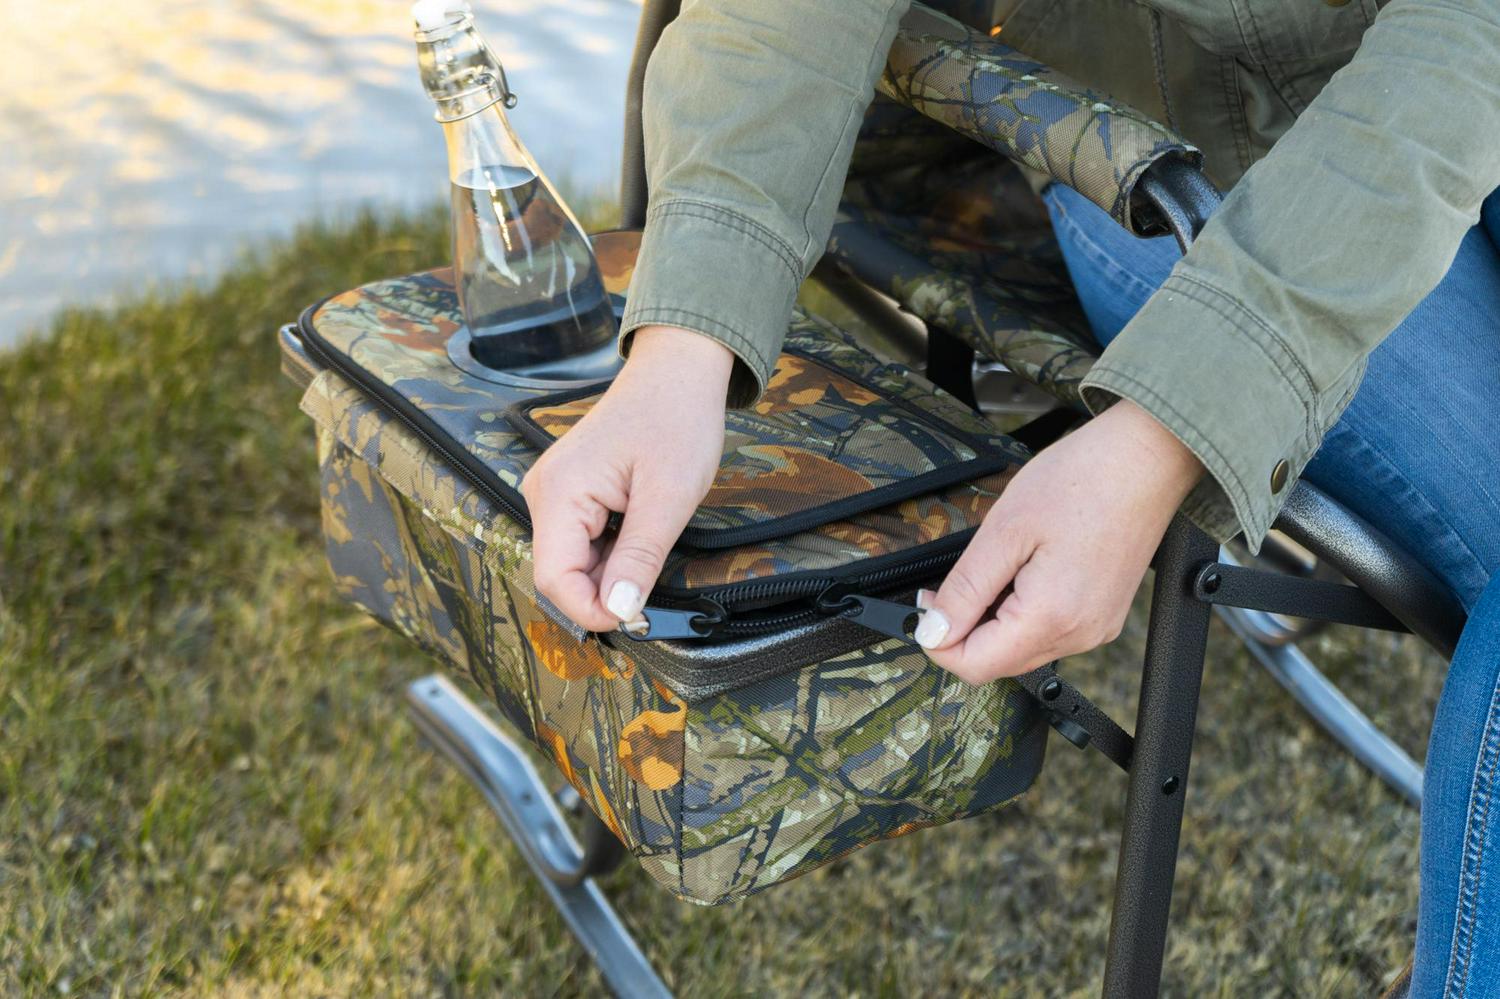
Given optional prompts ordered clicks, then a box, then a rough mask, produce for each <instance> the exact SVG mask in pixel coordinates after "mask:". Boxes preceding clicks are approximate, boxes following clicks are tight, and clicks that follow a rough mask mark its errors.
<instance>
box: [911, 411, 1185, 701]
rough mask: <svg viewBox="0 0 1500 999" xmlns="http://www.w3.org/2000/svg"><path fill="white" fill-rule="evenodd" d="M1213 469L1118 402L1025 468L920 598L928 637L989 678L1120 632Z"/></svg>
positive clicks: (947, 661)
mask: <svg viewBox="0 0 1500 999" xmlns="http://www.w3.org/2000/svg"><path fill="white" fill-rule="evenodd" d="M1202 474H1203V466H1202V465H1201V464H1200V463H1199V461H1198V459H1197V458H1196V457H1194V456H1193V453H1192V452H1191V451H1189V450H1188V449H1187V447H1186V446H1185V445H1184V444H1182V442H1181V441H1179V440H1178V439H1177V438H1176V437H1174V436H1173V435H1172V434H1171V432H1169V431H1168V430H1167V429H1166V428H1165V427H1163V426H1162V425H1161V424H1160V423H1158V422H1157V421H1156V420H1155V419H1154V418H1153V417H1152V416H1151V415H1150V414H1149V413H1147V412H1146V411H1145V410H1143V409H1141V408H1140V407H1139V406H1136V405H1135V404H1134V403H1131V402H1129V401H1125V400H1122V401H1121V402H1119V403H1116V404H1115V405H1114V406H1112V407H1110V408H1109V409H1108V410H1107V411H1105V412H1104V413H1103V414H1101V415H1100V416H1099V417H1097V418H1096V419H1094V420H1092V421H1090V422H1089V423H1087V424H1086V425H1084V426H1083V427H1082V428H1081V429H1079V430H1078V431H1076V432H1074V433H1072V434H1070V435H1068V436H1067V437H1064V438H1063V439H1062V440H1060V441H1058V442H1057V443H1056V444H1053V445H1052V446H1051V447H1049V448H1047V449H1046V450H1044V451H1042V452H1041V453H1039V454H1038V455H1037V456H1036V457H1035V458H1033V459H1032V460H1031V461H1030V462H1029V463H1028V464H1027V465H1026V466H1025V467H1024V468H1022V469H1021V471H1020V472H1018V473H1016V477H1015V478H1014V479H1013V480H1012V481H1011V483H1010V485H1009V486H1008V487H1007V488H1006V490H1005V492H1004V493H1003V494H1002V495H1001V497H1000V500H999V502H997V503H996V504H995V506H994V507H993V508H992V509H991V510H990V512H989V515H988V516H987V517H985V519H984V523H983V524H982V525H980V528H979V531H978V532H977V533H976V534H975V535H974V539H973V540H972V541H970V542H969V546H968V548H967V549H965V551H964V553H963V557H962V558H960V559H959V560H958V562H957V564H955V565H954V567H953V569H952V570H951V571H950V572H949V573H948V576H947V578H946V579H944V580H943V584H942V586H941V587H940V588H939V589H938V591H937V593H936V595H930V594H926V593H923V594H920V595H919V599H918V602H919V603H921V604H923V605H924V606H926V607H928V608H929V609H928V610H927V611H926V613H924V614H923V615H922V619H921V622H920V623H919V624H918V626H917V631H916V639H917V641H918V643H920V644H921V645H922V646H923V647H924V648H926V649H927V650H928V655H929V656H931V657H932V660H933V661H934V662H936V663H937V664H938V665H940V666H943V667H944V668H946V669H948V670H949V671H951V672H952V673H954V674H955V675H956V676H958V677H960V678H961V679H963V680H966V681H968V682H969V683H985V682H987V681H990V680H994V679H995V678H997V677H1002V676H1014V675H1016V674H1019V673H1025V672H1027V671H1029V670H1032V669H1035V668H1036V667H1038V666H1041V665H1044V664H1045V663H1048V662H1051V661H1052V660H1054V659H1059V658H1061V657H1063V656H1069V655H1074V654H1076V653H1079V652H1087V651H1088V650H1089V649H1092V648H1094V647H1095V646H1098V645H1103V644H1104V643H1105V642H1110V641H1113V640H1114V639H1115V638H1116V637H1118V636H1119V634H1120V629H1121V627H1123V625H1124V623H1125V615H1126V613H1127V612H1128V611H1129V609H1130V602H1131V599H1132V597H1133V596H1134V595H1135V591H1136V587H1137V586H1139V585H1140V581H1141V577H1142V576H1143V575H1145V572H1146V567H1147V566H1148V565H1149V564H1150V562H1151V556H1152V554H1153V553H1154V552H1155V551H1156V546H1157V545H1158V544H1159V543H1160V542H1161V538H1162V535H1163V534H1164V533H1166V529H1167V525H1168V523H1170V521H1171V519H1172V515H1173V513H1174V512H1176V510H1177V507H1178V506H1180V505H1181V503H1182V501H1183V499H1184V498H1186V496H1187V494H1188V492H1189V491H1190V490H1191V489H1192V488H1193V485H1194V484H1195V483H1196V482H1197V481H1198V479H1199V477H1200V476H1201V475H1202ZM1007 588H1009V589H1008V592H1007ZM1002 593H1004V594H1005V596H1004V599H1003V600H1000V597H1001V594H1002ZM997 601H999V609H998V610H997V611H995V612H994V613H993V614H992V613H991V610H992V608H994V607H995V605H996V602H997Z"/></svg>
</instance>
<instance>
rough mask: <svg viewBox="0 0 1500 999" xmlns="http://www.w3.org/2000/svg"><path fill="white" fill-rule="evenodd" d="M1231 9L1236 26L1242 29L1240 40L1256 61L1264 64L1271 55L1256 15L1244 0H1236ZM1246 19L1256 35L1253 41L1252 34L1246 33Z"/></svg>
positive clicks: (1252, 32)
mask: <svg viewBox="0 0 1500 999" xmlns="http://www.w3.org/2000/svg"><path fill="white" fill-rule="evenodd" d="M1230 10H1232V11H1234V26H1235V27H1236V28H1239V29H1240V41H1242V42H1244V43H1245V49H1246V51H1248V52H1249V53H1250V54H1251V55H1252V56H1254V57H1255V60H1256V62H1258V63H1260V64H1262V65H1264V64H1265V63H1266V61H1267V59H1268V58H1269V56H1268V55H1267V51H1266V41H1265V39H1264V38H1262V37H1261V35H1260V25H1259V24H1257V23H1256V22H1255V15H1254V14H1252V13H1251V12H1250V11H1249V10H1248V9H1246V8H1245V5H1244V3H1243V2H1242V0H1234V2H1233V3H1231V4H1230ZM1242 12H1243V13H1242ZM1246 21H1249V22H1250V34H1251V35H1254V36H1255V40H1254V41H1253V42H1252V41H1251V40H1250V36H1249V35H1246V34H1245V22H1246Z"/></svg>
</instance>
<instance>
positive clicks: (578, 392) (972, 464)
mask: <svg viewBox="0 0 1500 999" xmlns="http://www.w3.org/2000/svg"><path fill="white" fill-rule="evenodd" d="M782 352H783V353H786V354H791V355H792V356H794V357H799V358H801V359H803V360H805V361H807V362H809V363H811V364H816V365H817V366H818V367H820V368H822V369H823V370H825V371H828V372H830V373H832V374H834V375H837V376H838V377H840V378H843V379H845V380H847V381H850V382H853V383H854V384H856V385H858V386H859V387H860V388H862V389H864V390H865V391H867V392H873V393H875V394H876V395H878V396H879V397H880V398H881V399H883V400H884V401H886V402H888V403H890V404H891V405H892V406H896V407H898V408H899V409H900V410H901V411H902V412H903V413H905V414H906V415H907V416H908V417H909V418H910V419H911V420H912V421H914V422H915V423H917V424H919V425H926V426H927V427H929V428H931V429H934V430H937V431H939V432H941V433H943V434H944V435H946V436H948V437H951V438H953V439H954V440H956V441H959V442H960V443H962V444H966V445H968V446H969V447H970V448H972V449H973V451H974V457H973V458H969V459H967V460H965V461H957V462H953V463H951V464H947V465H943V466H941V467H939V468H935V469H933V470H932V471H930V472H923V473H921V474H920V475H913V476H910V477H908V478H904V479H899V480H897V481H894V482H888V483H886V484H885V485H883V486H877V487H875V488H873V489H867V490H865V491H864V492H861V493H854V494H851V495H850V496H847V497H845V498H843V499H839V500H831V501H829V502H826V503H821V504H819V505H818V506H814V507H807V508H805V509H802V510H798V511H796V512H795V513H789V514H785V515H783V516H780V517H773V518H771V519H770V520H766V521H762V522H760V523H756V524H744V525H740V526H736V527H717V528H701V527H691V526H689V527H688V528H687V529H686V530H684V531H683V532H682V537H681V538H680V539H679V544H683V545H686V546H688V547H689V548H700V549H719V548H736V547H738V546H740V545H751V544H757V543H759V542H763V541H770V540H772V539H774V538H785V537H789V536H791V535H793V534H799V533H801V532H803V531H808V530H812V529H813V528H815V527H822V526H823V525H824V524H831V523H833V522H835V521H839V520H847V519H848V518H850V517H853V516H857V515H859V514H862V513H868V512H870V511H872V510H878V509H880V508H882V507H887V506H893V505H895V504H897V503H902V502H905V501H906V500H909V499H912V498H914V497H917V496H921V495H923V494H924V493H930V492H936V491H937V490H940V489H947V488H949V487H951V486H956V485H959V484H960V483H964V482H971V481H973V480H975V479H978V478H981V477H983V476H986V475H992V474H994V473H996V472H1000V471H1004V470H1005V469H1006V468H1009V467H1010V466H1011V465H1012V464H1015V462H1012V461H1011V459H1010V456H1009V455H1006V454H1005V453H1003V452H1001V451H998V450H996V449H995V447H994V445H993V444H991V443H990V442H989V441H988V440H986V439H985V438H983V437H981V436H979V435H978V434H974V433H971V432H969V431H966V430H964V429H962V428H960V427H955V426H954V425H953V424H951V423H949V422H948V421H947V420H945V419H943V418H942V417H940V416H938V415H937V414H935V413H929V412H927V411H925V410H922V409H919V408H918V407H917V406H915V405H914V404H912V403H911V402H909V401H908V400H906V399H902V398H900V397H898V396H894V395H892V394H890V393H889V392H886V391H884V390H883V389H881V388H880V387H878V386H875V385H871V384H869V383H868V382H866V381H863V380H861V379H858V378H855V377H854V376H853V375H852V374H850V373H849V372H847V371H844V370H843V369H841V368H837V367H834V366H833V365H831V364H829V363H828V362H826V361H824V360H823V359H822V358H820V357H816V356H814V355H813V354H811V353H808V352H807V351H803V350H799V349H797V348H795V347H786V348H783V351H782ZM609 384H610V383H609V382H596V383H594V384H592V385H584V386H579V387H576V388H569V389H563V390H561V391H558V392H549V393H547V394H546V395H541V396H537V397H535V398H528V399H522V400H520V401H517V402H514V403H512V404H511V405H510V406H509V407H507V408H506V411H505V416H506V420H507V421H508V422H509V423H510V425H511V427H512V428H513V429H514V430H515V431H516V432H517V433H518V434H520V435H521V436H522V437H523V438H525V439H526V441H527V442H528V443H530V444H532V445H534V446H535V447H538V448H540V449H542V450H546V449H547V448H548V447H550V446H551V445H552V444H553V442H555V441H556V439H557V438H555V437H554V436H553V435H552V434H550V433H548V432H547V431H546V430H544V429H543V428H542V427H541V426H540V425H539V424H538V423H537V422H536V420H535V418H534V417H532V415H531V412H532V410H535V409H544V408H546V407H548V406H559V405H563V404H565V403H569V402H573V401H575V400H578V399H584V398H587V397H589V396H591V395H596V394H599V393H602V392H603V391H605V389H607V388H608V387H609ZM997 436H998V435H997Z"/></svg>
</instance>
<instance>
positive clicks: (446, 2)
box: [411, 0, 474, 31]
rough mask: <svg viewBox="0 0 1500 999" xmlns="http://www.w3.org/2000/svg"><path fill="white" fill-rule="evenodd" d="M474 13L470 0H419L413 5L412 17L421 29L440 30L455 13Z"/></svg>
mask: <svg viewBox="0 0 1500 999" xmlns="http://www.w3.org/2000/svg"><path fill="white" fill-rule="evenodd" d="M473 13H474V11H473V8H471V7H470V6H469V4H468V0H417V2H416V3H414V4H412V5H411V19H412V20H413V21H415V22H416V25H417V28H418V30H421V31H436V30H438V29H439V28H441V27H443V26H444V25H445V24H448V23H449V22H450V21H451V20H452V16H453V15H454V14H470V15H472V14H473Z"/></svg>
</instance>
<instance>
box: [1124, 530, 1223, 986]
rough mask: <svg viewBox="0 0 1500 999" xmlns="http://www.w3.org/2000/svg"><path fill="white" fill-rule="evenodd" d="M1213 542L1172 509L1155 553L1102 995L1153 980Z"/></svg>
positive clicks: (1194, 706)
mask: <svg viewBox="0 0 1500 999" xmlns="http://www.w3.org/2000/svg"><path fill="white" fill-rule="evenodd" d="M1218 551H1219V549H1218V545H1217V544H1216V543H1215V542H1214V541H1213V540H1212V539H1211V538H1209V537H1208V535H1206V534H1204V533H1203V532H1202V531H1200V530H1198V529H1197V528H1196V527H1194V526H1193V525H1192V524H1190V523H1188V522H1187V521H1186V520H1184V519H1183V518H1182V517H1180V516H1179V517H1178V518H1177V519H1176V520H1174V521H1173V523H1172V526H1171V527H1170V528H1168V530H1167V534H1166V537H1165V538H1164V539H1163V541H1162V545H1161V548H1160V549H1159V550H1158V552H1157V558H1156V581H1155V587H1154V589H1153V593H1152V603H1151V622H1150V628H1149V630H1148V632H1147V635H1146V661H1145V667H1144V669H1143V670H1142V673H1141V701H1140V707H1139V709H1138V710H1137V711H1136V723H1135V752H1134V755H1133V757H1132V759H1131V765H1130V791H1129V794H1128V797H1127V798H1126V802H1125V829H1124V833H1123V835H1122V836H1121V838H1120V860H1119V865H1118V867H1117V869H1116V874H1115V898H1114V909H1113V912H1112V914H1111V917H1110V926H1109V953H1108V957H1107V959H1106V964H1105V969H1104V995H1105V996H1106V997H1108V999H1137V997H1143V996H1154V995H1156V994H1157V993H1158V992H1159V990H1160V988H1161V968H1162V958H1163V955H1164V953H1165V951H1166V944H1167V918H1168V915H1169V913H1170V910H1171V907H1172V878H1173V875H1174V874H1175V873H1176V870H1177V846H1178V837H1179V834H1180V833H1181V831H1182V807H1183V799H1184V797H1185V795H1186V792H1187V777H1188V761H1189V757H1190V755H1191V753H1192V748H1193V726H1194V724H1195V722H1196V720H1197V716H1198V691H1199V688H1200V686H1201V684H1202V680H1203V657H1204V650H1205V647H1206V645H1207V641H1208V618H1209V612H1210V607H1209V605H1208V604H1206V603H1202V602H1201V601H1199V600H1198V599H1196V598H1195V597H1194V595H1193V580H1194V578H1195V577H1196V575H1197V573H1198V571H1199V570H1200V569H1201V568H1202V567H1203V565H1204V564H1205V563H1208V562H1212V561H1214V559H1216V558H1217V557H1218Z"/></svg>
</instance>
